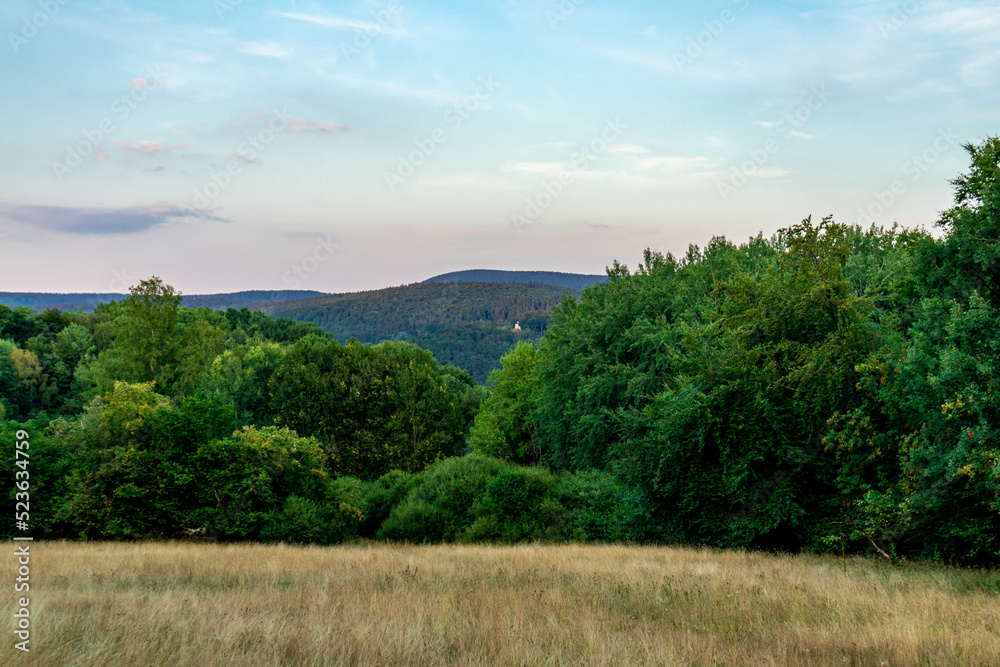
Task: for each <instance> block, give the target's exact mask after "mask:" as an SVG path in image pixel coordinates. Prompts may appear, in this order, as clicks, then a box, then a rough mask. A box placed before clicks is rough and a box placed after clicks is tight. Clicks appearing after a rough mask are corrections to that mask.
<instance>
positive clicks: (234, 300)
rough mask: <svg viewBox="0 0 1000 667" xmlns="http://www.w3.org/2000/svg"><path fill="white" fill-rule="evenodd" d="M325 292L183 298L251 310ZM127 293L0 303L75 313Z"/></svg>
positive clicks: (18, 296) (10, 296) (40, 296)
mask: <svg viewBox="0 0 1000 667" xmlns="http://www.w3.org/2000/svg"><path fill="white" fill-rule="evenodd" d="M322 294H323V292H316V291H313V290H254V291H245V292H231V293H227V294H189V295H186V296H185V297H184V305H185V306H188V307H190V308H201V307H205V308H214V309H216V310H225V309H226V308H236V309H240V308H247V309H249V310H260V307H261V306H262V305H263V304H265V303H268V302H272V301H284V300H288V299H304V298H308V297H314V296H321V295H322ZM127 296H128V295H127V294H115V293H96V292H88V293H74V294H61V293H52V292H0V304H3V305H5V306H7V307H8V308H17V307H18V306H27V307H28V308H33V309H35V310H36V311H38V312H41V311H43V310H49V309H52V308H54V309H56V310H61V311H64V312H66V311H68V312H76V311H77V310H84V311H86V312H91V311H93V310H94V308H96V307H97V306H98V305H99V304H102V303H110V302H112V301H120V300H121V299H124V298H125V297H127Z"/></svg>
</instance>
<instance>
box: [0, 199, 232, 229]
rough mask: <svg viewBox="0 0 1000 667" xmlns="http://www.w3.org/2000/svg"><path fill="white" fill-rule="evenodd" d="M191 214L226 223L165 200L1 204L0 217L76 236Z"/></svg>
mask: <svg viewBox="0 0 1000 667" xmlns="http://www.w3.org/2000/svg"><path fill="white" fill-rule="evenodd" d="M191 215H194V216H195V217H197V218H200V219H202V220H215V221H219V222H225V220H224V219H223V218H220V217H217V216H216V215H214V214H211V213H209V212H204V211H194V212H192V211H188V210H185V209H182V208H180V207H177V206H170V205H168V204H166V203H165V202H156V203H154V204H152V205H150V206H132V207H127V208H87V207H79V206H33V205H26V206H4V205H0V218H6V219H8V220H11V221H13V222H17V223H20V224H23V225H29V226H31V227H36V228H39V229H46V230H49V231H53V232H58V233H61V234H73V235H79V236H90V235H106V234H137V233H139V232H144V231H146V230H147V229H150V228H152V227H157V226H159V225H163V224H167V223H168V222H169V221H170V219H171V218H183V217H190V216H191Z"/></svg>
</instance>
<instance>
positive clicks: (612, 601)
mask: <svg viewBox="0 0 1000 667" xmlns="http://www.w3.org/2000/svg"><path fill="white" fill-rule="evenodd" d="M10 551H13V549H10ZM14 560H16V559H15V558H13V557H11V556H8V558H7V559H6V561H7V565H6V566H4V567H3V571H4V572H6V573H7V576H8V581H11V582H12V581H13V579H14V577H15V574H14V567H15V566H14V565H12V561H14ZM31 566H32V572H31V576H32V581H31V586H32V591H31V612H32V621H33V623H32V638H31V644H30V646H31V648H32V650H31V653H30V654H24V653H23V652H20V651H16V650H14V649H13V644H14V641H16V640H15V639H14V635H13V633H12V632H10V631H7V632H4V636H5V640H4V642H3V645H2V647H0V664H3V665H45V666H46V667H51V666H56V665H101V666H105V665H114V666H116V667H120V666H127V665H170V666H179V665H190V666H192V667H194V666H198V667H212V666H216V665H219V666H221V665H247V666H249V665H253V666H255V667H256V666H262V665H452V664H454V665H562V664H567V665H568V664H572V665H591V664H592V665H874V666H882V665H892V666H896V665H963V666H969V665H983V666H987V665H989V666H996V665H1000V573H984V572H975V571H963V570H956V569H950V568H943V567H931V566H919V565H909V566H905V567H893V566H891V565H888V564H883V563H878V562H873V561H870V560H863V559H837V558H820V557H809V556H773V555H766V554H759V553H742V552H723V551H711V550H696V549H678V548H667V547H635V546H633V547H629V546H573V545H571V546H531V545H528V546H516V547H503V546H386V545H370V546H369V545H365V546H348V547H334V548H329V547H325V548H324V547H292V546H262V545H229V546H227V545H213V544H193V543H139V544H113V543H65V542H50V543H44V542H43V543H37V544H34V545H33V546H32V559H31ZM4 588H5V589H6V590H7V591H8V592H7V593H6V594H4V595H3V596H2V598H0V613H2V614H3V616H4V618H6V619H8V620H7V622H6V624H7V626H8V627H11V620H10V619H11V618H12V613H13V610H14V604H15V595H14V594H13V593H12V588H13V586H5V587H4Z"/></svg>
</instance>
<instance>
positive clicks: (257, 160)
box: [226, 153, 260, 164]
mask: <svg viewBox="0 0 1000 667" xmlns="http://www.w3.org/2000/svg"><path fill="white" fill-rule="evenodd" d="M226 159H227V160H236V161H237V162H243V163H244V164H260V158H255V157H247V156H246V155H243V154H242V153H230V154H229V155H227V156H226Z"/></svg>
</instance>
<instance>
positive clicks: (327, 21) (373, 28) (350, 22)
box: [274, 12, 406, 35]
mask: <svg viewBox="0 0 1000 667" xmlns="http://www.w3.org/2000/svg"><path fill="white" fill-rule="evenodd" d="M274 13H275V14H277V15H278V16H283V17H285V18H286V19H293V20H295V21H304V22H306V23H312V24H314V25H321V26H323V27H326V28H334V29H335V30H364V31H365V32H369V33H371V32H379V33H383V34H386V35H403V34H406V31H405V30H403V29H401V28H390V27H388V26H384V25H379V24H378V23H371V22H368V21H357V20H354V19H345V18H341V17H339V16H314V15H311V14H298V13H296V12H274Z"/></svg>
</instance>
